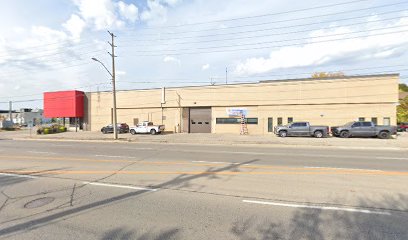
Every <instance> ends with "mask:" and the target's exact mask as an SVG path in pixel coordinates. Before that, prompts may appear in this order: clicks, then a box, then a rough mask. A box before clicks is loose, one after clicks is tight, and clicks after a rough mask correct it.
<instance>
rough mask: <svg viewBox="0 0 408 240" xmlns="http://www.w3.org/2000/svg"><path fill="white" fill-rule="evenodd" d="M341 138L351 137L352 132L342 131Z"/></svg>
mask: <svg viewBox="0 0 408 240" xmlns="http://www.w3.org/2000/svg"><path fill="white" fill-rule="evenodd" d="M340 137H341V138H349V137H350V132H349V131H342V132H341V133H340Z"/></svg>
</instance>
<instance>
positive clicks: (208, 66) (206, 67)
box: [201, 63, 210, 71]
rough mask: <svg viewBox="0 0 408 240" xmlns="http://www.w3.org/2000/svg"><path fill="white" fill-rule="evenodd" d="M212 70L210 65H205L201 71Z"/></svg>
mask: <svg viewBox="0 0 408 240" xmlns="http://www.w3.org/2000/svg"><path fill="white" fill-rule="evenodd" d="M209 68H210V64H208V63H207V64H204V65H203V66H202V67H201V70H203V71H204V70H207V69H209Z"/></svg>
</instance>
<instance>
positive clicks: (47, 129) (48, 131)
mask: <svg viewBox="0 0 408 240" xmlns="http://www.w3.org/2000/svg"><path fill="white" fill-rule="evenodd" d="M50 131H51V130H50V129H49V128H44V130H43V133H44V134H49V133H50Z"/></svg>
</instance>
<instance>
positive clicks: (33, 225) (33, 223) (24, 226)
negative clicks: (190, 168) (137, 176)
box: [0, 159, 257, 239]
mask: <svg viewBox="0 0 408 240" xmlns="http://www.w3.org/2000/svg"><path fill="white" fill-rule="evenodd" d="M256 161H257V160H256V159H255V160H251V161H247V162H243V163H240V164H231V165H228V166H226V167H223V168H217V169H214V168H209V169H207V170H206V171H204V172H203V173H202V174H198V175H184V174H183V175H180V176H177V177H175V178H174V179H172V180H170V181H167V182H164V183H162V184H159V185H156V186H154V187H155V188H170V187H173V186H179V185H180V184H182V183H186V182H188V181H192V180H194V179H198V178H202V177H208V176H211V175H213V174H211V173H217V172H222V171H227V170H235V171H237V169H238V168H239V166H241V165H244V164H250V163H253V162H256ZM146 193H149V192H146V191H144V190H141V191H136V192H129V193H126V194H122V195H119V196H115V197H112V198H108V199H104V200H100V201H96V202H93V203H89V204H85V205H83V206H79V207H73V208H70V209H68V210H64V211H62V212H58V213H54V214H51V215H48V216H45V217H41V218H38V219H34V220H29V221H26V222H24V223H20V224H17V225H14V226H10V227H7V228H3V229H1V230H0V236H5V235H8V234H12V233H16V232H19V231H28V230H32V229H37V228H40V227H41V226H43V225H45V224H48V223H50V222H56V221H61V220H63V219H67V218H68V217H70V216H73V215H75V214H80V213H83V212H85V211H88V210H93V209H95V208H100V207H104V206H109V205H111V204H115V203H119V202H121V201H123V200H126V199H129V198H132V197H136V196H139V195H142V194H146ZM142 239H143V238H142Z"/></svg>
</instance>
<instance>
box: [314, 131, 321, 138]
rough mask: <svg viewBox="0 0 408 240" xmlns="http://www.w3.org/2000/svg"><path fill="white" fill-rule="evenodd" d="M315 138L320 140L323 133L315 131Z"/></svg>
mask: <svg viewBox="0 0 408 240" xmlns="http://www.w3.org/2000/svg"><path fill="white" fill-rule="evenodd" d="M314 136H315V138H322V137H323V132H322V131H316V132H314Z"/></svg>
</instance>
